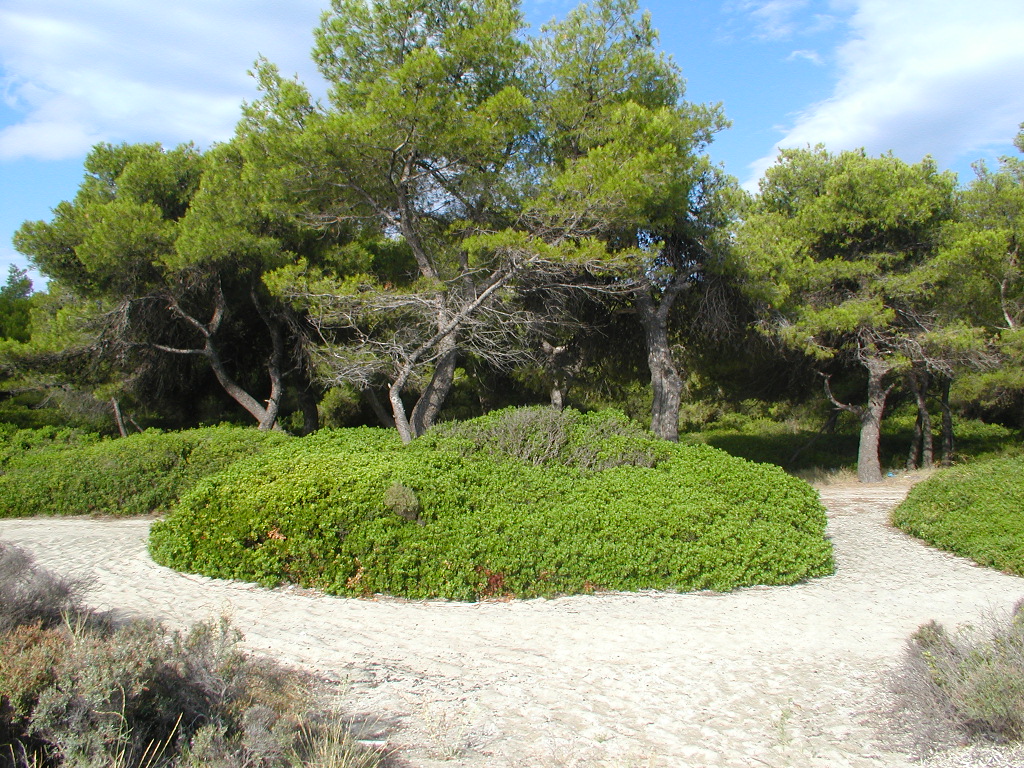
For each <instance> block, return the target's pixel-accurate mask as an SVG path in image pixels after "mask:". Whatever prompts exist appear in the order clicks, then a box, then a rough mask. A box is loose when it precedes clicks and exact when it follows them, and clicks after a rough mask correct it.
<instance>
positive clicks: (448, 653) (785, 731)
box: [0, 479, 1024, 768]
mask: <svg viewBox="0 0 1024 768" xmlns="http://www.w3.org/2000/svg"><path fill="white" fill-rule="evenodd" d="M909 484H910V482H909V481H908V480H906V479H897V480H894V481H889V482H887V483H885V484H881V485H877V486H850V485H843V486H826V487H825V488H823V489H822V491H821V495H822V499H823V501H824V502H825V504H826V506H827V507H828V509H829V535H830V536H831V537H832V540H833V542H834V545H835V555H836V561H837V565H838V569H837V572H836V574H835V575H834V576H831V577H828V578H824V579H818V580H816V581H812V582H808V583H805V584H799V585H797V586H792V587H771V588H766V587H762V588H752V589H744V590H739V591H736V592H733V593H729V594H712V593H700V594H682V595H680V594H668V593H659V592H649V593H639V594H625V593H616V594H602V595H595V596H575V597H564V598H559V599H554V600H528V601H513V602H483V603H475V604H467V603H455V602H444V601H425V602H412V601H404V600H395V599H385V598H382V599H376V600H356V599H340V598H332V597H327V596H323V595H320V594H316V593H312V592H309V591H306V590H297V589H287V588H285V589H277V590H267V589H262V588H260V587H257V586H254V585H250V584H245V583H240V582H228V581H220V580H215V579H208V578H204V577H200V576H192V575H185V574H180V573H176V572H174V571H171V570H169V569H167V568H163V567H160V566H158V565H156V564H154V563H153V562H152V560H150V558H149V557H148V555H147V554H146V547H145V541H146V534H147V530H148V528H149V525H150V521H149V520H140V519H133V520H106V519H95V520H94V519H82V518H77V519H53V518H34V519H21V520H0V539H3V540H5V541H10V542H13V543H16V544H19V545H21V546H24V547H26V548H27V549H29V550H30V551H31V552H33V553H34V554H35V556H36V559H37V562H39V563H40V564H41V565H43V566H45V567H47V568H50V569H53V570H55V571H58V572H61V573H66V574H90V575H92V576H93V577H94V578H95V587H94V589H93V591H92V592H91V593H90V599H91V602H92V603H93V604H94V605H95V606H97V607H99V608H103V609H114V610H117V611H120V612H127V613H129V614H140V615H154V616H158V617H161V618H163V619H165V620H166V621H167V622H168V623H169V624H171V625H174V626H182V625H185V624H188V623H192V622H195V621H198V620H203V619H210V618H216V617H218V616H220V615H228V616H229V617H230V618H231V619H232V620H233V622H234V623H235V624H236V625H237V626H238V627H239V628H240V629H241V630H242V631H243V632H244V633H245V636H246V641H245V642H246V645H247V646H248V647H250V648H251V649H254V650H257V651H261V652H265V653H267V654H269V655H271V656H273V657H275V658H277V659H279V660H282V661H285V662H289V663H294V664H297V665H301V666H304V667H306V668H312V669H314V670H317V671H319V672H321V673H324V674H326V675H327V676H329V677H331V678H333V679H336V680H340V681H343V682H344V686H345V690H344V697H345V702H346V706H347V708H348V710H349V712H351V713H354V714H355V715H357V716H360V717H359V718H358V719H361V720H363V721H366V720H369V721H370V724H369V725H368V726H366V727H367V728H368V730H367V731H366V733H367V735H368V737H371V738H378V739H381V740H383V739H386V740H387V742H388V745H389V746H390V747H391V748H393V749H394V750H395V754H396V761H395V763H396V764H397V765H402V766H410V767H414V768H443V767H444V766H452V767H454V766H465V767H467V768H508V767H512V766H528V767H530V768H583V767H584V766H586V767H587V768H590V767H594V768H598V767H601V768H627V767H633V766H635V767H636V768H647V767H653V766H681V767H683V768H698V767H700V768H703V767H707V768H712V767H713V768H719V767H725V766H735V767H736V768H756V767H758V766H771V767H772V768H783V767H784V766H789V767H791V768H844V767H849V768H883V767H884V768H899V767H900V766H908V765H911V764H912V763H911V762H910V758H909V757H908V756H907V755H905V754H901V753H897V752H894V751H890V750H892V749H893V747H888V748H887V747H886V746H883V745H884V744H889V743H891V742H887V741H885V740H884V739H882V738H881V735H882V734H883V732H884V731H885V729H886V719H885V717H884V710H885V708H886V706H887V705H886V694H885V692H886V690H887V675H888V674H889V673H890V672H891V670H892V669H894V668H895V667H896V666H897V665H898V663H899V661H900V659H901V656H902V654H903V652H904V647H905V643H906V640H907V637H908V636H909V635H910V633H912V632H913V631H914V630H915V629H916V628H917V627H918V626H920V625H921V624H923V623H925V622H927V621H928V620H930V619H935V620H937V621H939V622H941V623H943V624H946V625H947V626H948V627H950V628H952V627H954V626H957V625H960V624H963V623H965V622H978V621H980V620H981V619H983V617H984V616H985V615H986V614H988V615H991V614H992V613H993V612H996V613H999V612H1006V611H1007V610H1009V609H1010V608H1011V607H1012V606H1013V604H1014V603H1015V602H1016V601H1017V600H1020V599H1021V598H1024V579H1021V578H1016V577H1013V576H1008V575H1005V574H1002V573H998V572H996V571H993V570H989V569H985V568H980V567H978V566H975V565H973V564H972V563H970V562H969V561H967V560H964V559H961V558H958V557H955V556H953V555H950V554H947V553H944V552H939V551H936V550H933V549H930V548H928V547H927V546H925V545H923V544H922V543H920V542H918V541H916V540H914V539H911V538H909V537H907V536H905V535H904V534H902V533H901V532H899V531H896V530H894V529H892V528H891V527H889V526H888V525H887V522H886V521H887V513H888V511H889V510H890V509H891V508H892V507H893V506H894V505H895V504H896V503H898V502H899V501H900V500H901V499H902V498H903V497H904V495H905V494H906V491H907V488H908V487H909ZM931 765H932V766H934V767H936V768H937V767H938V766H942V767H943V768H946V766H953V765H956V766H967V765H971V766H982V765H998V766H1018V767H1019V766H1024V751H1021V750H1018V751H1016V752H1007V751H1005V750H1004V751H1001V752H1000V751H992V750H982V751H976V752H973V753H964V752H961V753H956V754H952V753H951V754H947V755H946V756H943V757H939V758H937V759H934V760H933V761H932V762H931Z"/></svg>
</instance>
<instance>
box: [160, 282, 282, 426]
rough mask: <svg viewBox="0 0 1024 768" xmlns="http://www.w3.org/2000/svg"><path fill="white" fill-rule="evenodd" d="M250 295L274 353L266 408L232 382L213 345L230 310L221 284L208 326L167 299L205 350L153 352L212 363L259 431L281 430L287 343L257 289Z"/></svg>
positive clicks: (168, 348)
mask: <svg viewBox="0 0 1024 768" xmlns="http://www.w3.org/2000/svg"><path fill="white" fill-rule="evenodd" d="M250 295H251V296H252V300H253V303H254V304H255V306H256V310H257V312H259V314H260V317H261V318H263V321H264V322H265V323H266V324H267V328H268V329H269V330H270V337H271V345H272V351H271V356H270V359H269V360H268V361H267V373H268V374H269V376H270V397H269V399H268V400H267V401H266V404H265V405H264V404H262V403H260V401H259V400H257V399H256V398H254V397H253V396H252V395H250V394H249V393H248V392H246V391H245V390H244V389H243V388H242V387H241V386H240V385H239V384H238V382H236V381H235V380H234V379H232V378H231V376H230V374H228V371H227V368H225V366H224V362H223V361H222V360H221V359H220V353H219V352H218V351H217V347H216V345H215V344H214V343H213V338H214V336H215V335H216V334H217V331H218V330H219V329H220V325H221V323H222V322H223V320H224V317H225V316H226V315H227V310H228V305H227V301H226V300H225V298H224V292H223V291H222V290H221V288H220V284H219V283H218V285H217V287H216V293H215V297H214V309H213V314H212V316H211V318H210V321H209V322H208V323H201V322H200V321H199V320H197V319H196V318H194V317H193V316H192V315H190V314H188V313H187V312H185V310H183V309H182V307H181V305H180V304H178V301H177V299H176V298H174V297H173V296H172V297H169V298H168V309H170V311H171V313H172V314H173V315H175V316H177V317H179V318H181V319H182V320H184V321H185V322H187V323H188V324H189V325H191V326H192V327H193V328H195V329H196V331H198V332H199V333H200V334H201V335H202V337H203V339H204V344H203V347H202V349H197V348H194V347H193V348H189V349H180V348H177V347H168V346H165V345H163V344H152V345H151V346H152V347H153V348H154V349H159V350H161V351H162V352H170V353H172V354H175V355H201V356H203V357H205V358H206V359H207V360H208V361H209V363H210V368H211V369H212V370H213V375H214V376H215V377H216V378H217V383H219V384H220V385H221V387H222V388H223V390H224V391H225V392H226V393H227V394H228V396H229V397H231V399H232V400H234V401H235V402H236V403H238V404H239V405H240V406H242V408H244V409H245V410H246V412H247V413H248V414H249V415H250V416H252V417H253V418H254V419H256V421H257V422H258V423H259V428H260V430H269V429H280V426H278V424H277V412H278V409H279V408H280V405H281V395H282V393H283V392H284V387H283V384H282V380H281V355H282V349H283V346H284V342H283V340H282V338H281V329H280V327H279V326H278V324H277V323H275V322H273V320H272V318H270V317H269V316H268V315H267V314H266V313H265V312H264V310H263V307H262V305H261V304H260V302H259V298H258V297H257V295H256V292H255V289H254V290H252V291H251V292H250Z"/></svg>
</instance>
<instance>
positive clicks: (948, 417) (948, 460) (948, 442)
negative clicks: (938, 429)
mask: <svg viewBox="0 0 1024 768" xmlns="http://www.w3.org/2000/svg"><path fill="white" fill-rule="evenodd" d="M952 383H953V382H952V380H951V379H948V378H947V379H943V380H942V391H941V395H940V398H939V402H940V404H941V405H942V461H941V463H942V466H944V467H948V466H950V465H951V464H952V463H953V449H954V448H955V447H956V445H955V440H954V438H953V409H952V408H950V407H949V388H950V386H951V385H952Z"/></svg>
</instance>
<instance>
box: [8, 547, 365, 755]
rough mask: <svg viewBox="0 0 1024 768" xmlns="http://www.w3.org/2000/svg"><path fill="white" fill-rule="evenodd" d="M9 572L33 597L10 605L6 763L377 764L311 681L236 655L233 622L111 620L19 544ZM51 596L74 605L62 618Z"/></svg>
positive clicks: (14, 598) (236, 635) (11, 550)
mask: <svg viewBox="0 0 1024 768" xmlns="http://www.w3.org/2000/svg"><path fill="white" fill-rule="evenodd" d="M0 572H2V573H3V574H4V575H5V576H9V575H16V576H17V577H18V578H19V579H20V580H21V581H23V582H25V583H30V584H35V585H37V588H36V589H33V590H29V591H26V592H24V593H21V594H20V595H19V594H10V595H5V597H7V598H8V599H5V602H4V603H3V604H2V605H0V622H2V624H3V626H4V630H3V631H0V765H5V766H12V767H13V768H49V767H50V766H118V768H131V767H133V766H146V767H150V766H157V765H160V766H182V767H184V766H189V767H190V768H199V767H200V766H204V767H206V768H242V767H243V766H264V767H265V768H274V767H277V766H280V767H281V768H287V767H290V766H296V768H297V767H298V766H304V767H316V766H324V767H325V768H326V767H327V766H332V767H333V768H369V767H370V766H373V765H377V764H378V762H379V761H378V760H377V758H376V756H375V755H374V754H372V753H368V752H366V751H365V750H363V749H361V748H360V747H358V745H356V744H355V743H354V741H353V739H352V737H351V736H350V735H349V734H348V732H347V730H346V728H345V726H344V723H343V722H340V721H339V719H338V718H325V717H323V716H321V715H318V714H317V713H316V712H314V711H311V709H310V708H311V707H315V706H316V705H317V704H319V702H318V701H317V700H316V698H315V697H314V690H313V688H312V686H311V682H312V681H311V680H309V679H307V678H306V677H305V676H303V675H301V674H300V673H298V672H294V671H291V670H287V669H284V668H282V667H280V666H278V665H276V664H273V663H271V662H269V661H262V660H258V659H256V658H254V657H251V656H248V655H246V654H244V653H242V651H241V650H239V648H238V641H239V640H240V635H239V633H238V632H237V631H236V630H234V629H233V628H232V627H231V626H230V624H228V623H227V622H226V621H221V622H220V623H204V624H199V625H196V626H195V627H193V628H192V629H191V630H190V631H189V632H186V633H177V632H170V631H168V630H166V629H165V628H164V627H162V626H161V625H160V624H157V623H155V622H151V621H133V622H131V623H128V624H123V625H119V626H118V625H114V624H113V623H112V622H110V621H107V620H102V619H101V618H99V617H95V616H93V615H92V614H90V613H89V612H88V611H87V610H85V609H84V608H82V607H81V605H80V603H79V602H78V595H77V592H76V591H75V590H72V594H71V596H70V600H69V596H68V595H67V594H65V592H64V591H63V590H54V589H53V588H52V585H53V584H57V583H60V580H59V579H58V578H57V577H54V576H52V575H50V574H48V573H46V572H45V571H42V570H40V569H38V568H37V567H36V566H35V565H34V564H33V563H32V560H31V558H30V557H29V556H28V555H27V554H26V553H25V552H23V551H21V550H18V549H17V548H14V547H10V546H4V547H3V548H2V549H0ZM43 592H49V593H51V594H53V595H54V597H55V598H56V599H57V601H58V604H60V605H62V606H64V607H69V606H70V608H71V609H72V612H71V613H65V618H64V620H63V621H62V622H54V621H52V620H51V618H52V614H53V611H54V610H55V609H56V607H57V606H56V605H55V606H51V607H41V606H40V604H39V600H38V597H39V595H40V594H41V593H43Z"/></svg>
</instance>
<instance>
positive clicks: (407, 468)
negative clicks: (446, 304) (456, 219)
mask: <svg viewBox="0 0 1024 768" xmlns="http://www.w3.org/2000/svg"><path fill="white" fill-rule="evenodd" d="M565 421H566V425H567V427H568V428H567V430H566V432H567V434H569V435H571V434H572V432H573V430H575V429H578V430H580V432H581V434H583V433H588V434H589V435H590V439H592V440H593V444H592V445H591V446H590V447H589V450H588V451H586V452H584V451H583V450H582V448H583V445H584V441H583V440H582V439H579V440H578V442H575V443H574V442H573V439H572V438H571V437H570V438H569V439H568V440H567V441H566V442H565V444H564V450H565V453H564V456H563V458H564V459H565V460H566V463H568V464H572V463H574V462H576V463H579V464H580V465H581V466H586V467H588V468H587V469H581V468H580V466H567V465H566V463H563V462H562V461H560V460H559V458H558V455H557V452H554V453H553V452H552V451H551V450H550V446H549V445H548V444H547V443H544V442H542V441H537V440H530V439H519V437H517V438H516V439H511V440H510V439H508V438H507V430H505V429H504V428H505V427H508V426H509V425H510V424H511V426H513V427H516V428H518V427H521V426H522V425H523V423H527V424H532V426H533V428H534V429H538V431H539V430H540V429H542V428H544V425H546V424H549V423H550V422H549V421H546V420H544V417H543V415H542V413H541V412H540V411H539V410H538V411H532V412H527V414H525V416H524V418H523V421H517V420H516V419H515V417H514V415H513V414H511V413H508V412H506V413H503V414H497V415H492V416H489V417H484V419H481V420H479V422H478V423H474V422H469V423H468V425H466V426H464V427H460V428H456V429H454V430H453V432H452V434H451V436H446V435H444V434H439V435H438V436H437V437H435V438H433V439H431V438H430V436H429V435H428V437H427V438H425V439H420V440H417V441H414V442H413V443H412V444H411V445H409V446H407V447H404V448H403V447H401V445H400V443H399V441H398V438H397V436H396V435H395V434H394V433H393V432H384V431H382V430H372V429H360V430H341V431H338V432H333V433H321V434H317V435H314V436H311V437H307V438H303V439H302V440H295V441H291V442H289V443H286V444H284V445H282V446H279V447H276V448H274V449H272V450H270V451H268V452H266V453H265V454H263V455H261V456H259V457H256V458H253V459H250V460H247V461H244V462H240V463H238V464H235V465H233V466H232V467H230V468H228V469H227V470H226V471H225V472H222V473H221V474H219V475H216V476H214V477H210V478H207V479H206V480H204V481H202V482H200V483H199V484H198V485H197V486H196V487H195V488H194V489H193V491H191V492H190V493H189V494H187V495H186V496H185V497H183V498H182V501H181V503H180V504H179V506H178V507H177V508H176V509H175V510H174V512H173V513H172V514H171V515H170V516H168V517H167V518H166V519H165V520H163V521H160V522H158V523H156V524H155V525H154V527H153V530H152V534H151V538H150V551H151V553H152V555H153V557H154V558H155V559H156V560H157V561H158V562H160V563H163V564H165V565H169V566H171V567H174V568H179V569H182V570H188V571H192V572H197V573H203V574H206V575H210V576H217V577H222V578H237V579H245V580H250V581H257V582H260V583H263V584H268V585H269V584H277V583H280V582H283V581H288V582H293V583H298V584H302V585H306V586H312V587H317V588H320V589H324V590H326V591H328V592H331V593H335V594H344V595H363V594H373V593H378V592H380V593H387V594H392V595H400V596H406V597H412V598H424V597H448V598H452V599H459V600H474V599H480V598H486V597H495V596H515V597H530V596H536V595H556V594H563V593H578V592H586V591H592V590H606V589H612V590H617V589H621V590H636V589H671V590H681V591H686V590H694V589H716V590H729V589H734V588H736V587H740V586H747V585H752V584H788V583H794V582H797V581H800V580H802V579H807V578H812V577H815V576H821V575H824V574H827V573H830V572H831V570H832V559H831V550H830V546H829V544H828V543H827V541H826V540H825V539H824V537H823V534H824V527H825V517H824V510H823V509H822V507H821V505H820V503H819V502H818V500H817V498H816V495H815V493H814V491H813V490H812V489H811V488H810V487H808V486H807V485H805V484H804V483H802V482H801V481H799V480H795V479H793V478H790V477H788V476H786V475H785V474H783V473H782V472H781V471H780V470H778V469H777V468H775V467H768V466H759V465H753V464H749V463H747V462H744V461H742V460H739V459H734V458H732V457H730V456H728V455H726V454H724V453H722V452H720V451H716V450H714V449H712V448H708V447H706V446H695V447H684V446H678V445H674V444H669V443H662V444H657V445H658V449H659V450H657V451H653V452H652V448H653V446H654V445H655V441H653V440H652V439H651V438H649V437H647V436H645V435H643V434H642V431H641V430H639V429H638V428H636V427H627V426H626V425H625V423H624V421H625V420H624V419H623V418H622V417H621V416H620V415H617V414H609V415H600V416H593V417H584V416H581V415H579V414H576V415H572V414H570V415H568V416H567V417H566V420H565ZM588 430H589V432H587V431H588ZM624 432H630V433H631V435H630V434H621V433H624ZM602 433H603V434H602ZM518 434H519V435H520V437H521V435H522V433H518ZM474 438H475V439H480V440H481V442H480V447H479V448H478V449H474V448H473V442H472V440H473V439H474ZM496 446H505V447H506V448H507V447H509V446H511V448H512V450H511V451H507V450H506V451H502V450H497V449H496ZM524 447H525V450H520V449H523V448H524ZM652 453H653V455H654V456H656V457H657V462H651V461H649V460H648V459H649V458H650V456H651V455H652ZM510 454H511V455H510ZM512 455H514V456H515V457H514V458H513V457H512ZM581 456H582V457H583V461H580V457H581ZM637 456H643V457H646V458H645V459H644V461H643V463H642V464H641V465H640V466H637V465H635V464H633V463H629V462H627V463H622V462H621V461H617V462H616V461H609V459H610V458H613V457H614V458H615V459H617V460H618V459H622V458H623V457H625V458H627V459H630V458H635V457H637ZM538 458H543V461H537V459H538ZM616 463H617V465H615V464H616ZM599 467H605V468H603V469H599ZM396 485H401V486H404V487H405V488H408V489H409V490H410V491H411V492H412V493H413V494H414V497H415V499H416V501H417V502H418V504H419V505H420V510H419V512H418V518H417V521H418V522H420V523H421V524H419V525H417V524H415V523H414V522H411V521H410V520H408V519H403V518H402V517H400V516H399V515H396V514H394V512H393V511H392V509H391V508H389V504H388V502H387V499H388V497H389V490H390V489H393V488H394V487H395V486H396ZM391 494H392V495H394V491H391Z"/></svg>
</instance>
